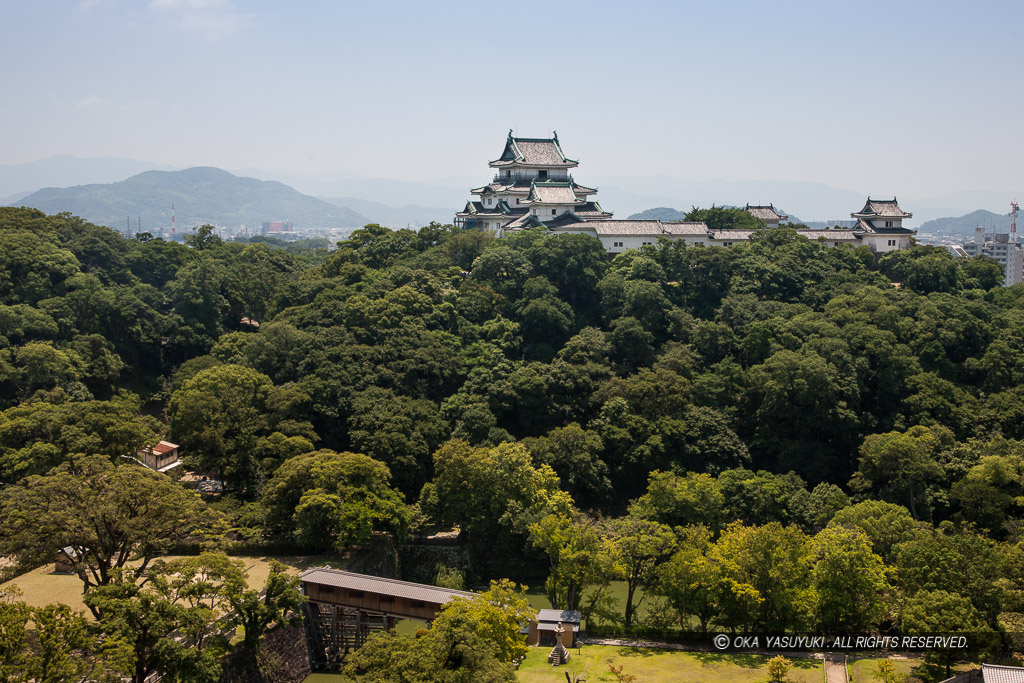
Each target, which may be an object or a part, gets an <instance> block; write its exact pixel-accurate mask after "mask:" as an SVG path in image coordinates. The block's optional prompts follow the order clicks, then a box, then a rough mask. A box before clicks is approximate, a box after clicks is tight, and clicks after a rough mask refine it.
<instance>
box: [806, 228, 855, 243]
mask: <svg viewBox="0 0 1024 683" xmlns="http://www.w3.org/2000/svg"><path fill="white" fill-rule="evenodd" d="M796 233H797V234H798V235H803V236H804V237H806V238H807V239H810V240H816V239H823V240H827V241H833V242H851V241H855V240H856V239H857V235H855V234H854V232H853V230H797V231H796Z"/></svg>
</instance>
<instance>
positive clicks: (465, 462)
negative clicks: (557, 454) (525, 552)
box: [420, 441, 564, 543]
mask: <svg viewBox="0 0 1024 683" xmlns="http://www.w3.org/2000/svg"><path fill="white" fill-rule="evenodd" d="M563 497H564V494H562V493H561V492H560V491H559V489H558V476H557V475H556V474H555V472H554V470H552V469H551V468H550V467H548V466H547V465H541V466H540V467H539V468H535V467H534V466H533V462H532V460H531V458H530V453H529V451H527V450H526V448H525V447H524V446H523V445H521V444H513V443H503V444H500V445H498V446H494V447H493V448H473V447H472V446H470V445H469V444H468V443H466V442H465V441H449V442H448V443H446V444H445V445H443V446H441V448H439V449H438V451H437V452H436V453H434V479H433V481H431V482H430V483H428V484H427V485H426V486H424V487H423V493H422V494H421V496H420V501H421V504H422V505H423V506H424V508H425V509H426V510H428V511H429V512H430V513H431V514H432V515H433V516H434V518H435V519H437V520H438V521H440V522H443V523H446V524H458V525H460V526H461V528H462V532H463V533H465V534H466V535H467V536H468V537H469V538H470V539H471V540H473V541H474V542H481V541H483V540H485V539H486V540H487V541H488V542H492V543H493V542H495V541H501V540H503V538H504V539H507V536H508V534H511V533H513V532H522V531H525V529H526V525H527V524H528V523H529V520H530V517H531V516H532V515H534V514H537V513H541V514H542V513H543V512H545V511H546V509H547V508H548V507H549V506H550V505H551V504H552V502H553V501H560V500H562V499H563Z"/></svg>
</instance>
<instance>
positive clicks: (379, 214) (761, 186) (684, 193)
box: [0, 155, 1024, 228]
mask: <svg viewBox="0 0 1024 683" xmlns="http://www.w3.org/2000/svg"><path fill="white" fill-rule="evenodd" d="M150 170H163V171H168V170H180V169H173V168H171V167H168V166H161V165H159V164H154V163H151V162H146V161H139V160H135V159H122V158H111V157H104V158H92V159H87V158H79V157H72V156H67V155H61V156H55V157H50V158H48V159H43V160H40V161H35V162H31V163H24V164H7V165H0V204H21V203H22V202H23V197H26V196H27V195H29V194H30V193H32V192H33V191H35V190H39V189H40V188H44V187H67V186H72V185H84V184H87V183H88V184H103V183H115V181H120V180H123V179H124V178H128V177H129V176H135V175H137V174H140V173H142V172H144V171H150ZM228 171H229V172H231V173H233V174H234V175H236V176H243V177H247V178H250V179H253V178H254V179H259V180H267V181H278V182H279V183H285V184H286V185H288V186H290V187H291V188H294V190H295V191H297V192H299V193H302V194H304V195H306V196H307V197H308V198H310V199H312V198H314V197H319V198H321V199H322V200H323V201H326V202H327V203H331V204H334V203H338V204H339V205H340V206H341V207H345V208H348V209H350V210H351V211H352V212H353V213H356V214H362V215H363V216H365V217H366V218H367V219H368V220H369V221H370V222H376V223H381V224H382V225H387V226H389V227H395V228H398V227H405V226H407V225H425V224H426V223H429V222H430V221H431V220H440V221H443V222H446V223H447V222H449V221H450V220H451V218H452V215H453V214H454V212H455V211H456V210H458V209H460V208H462V206H463V205H464V204H465V202H466V199H468V198H469V191H468V190H469V188H470V187H476V186H479V185H482V184H484V183H485V182H486V181H487V177H488V176H487V173H486V172H484V173H477V172H475V171H472V170H470V175H467V177H460V178H425V179H424V180H423V181H422V182H420V181H408V180H394V179H388V178H346V177H328V176H317V177H308V176H295V175H288V174H282V173H278V172H275V171H268V170H266V169H254V168H253V169H248V168H247V169H242V170H236V169H228ZM579 179H580V181H581V182H586V184H587V185H590V186H595V185H596V186H597V187H598V189H599V190H600V192H599V194H598V195H597V199H598V201H600V202H601V205H602V207H604V208H605V209H606V210H608V211H612V212H614V213H615V215H616V216H618V217H623V216H628V215H630V214H633V215H636V214H638V213H642V212H644V211H645V210H646V209H647V208H648V207H680V208H679V209H677V211H678V212H680V213H683V212H685V211H686V210H688V209H689V208H690V207H692V206H700V207H708V206H711V205H712V204H715V205H717V206H725V205H733V206H743V205H744V204H745V203H747V202H749V203H752V204H755V203H756V204H767V203H773V204H774V205H775V206H776V207H789V208H792V209H795V210H796V211H797V212H798V213H799V214H800V216H801V217H802V218H804V220H803V221H802V222H805V223H807V224H808V225H810V226H812V227H813V226H818V225H821V226H824V225H826V222H825V221H835V220H849V215H850V212H851V211H856V210H858V209H859V208H860V207H861V206H863V203H864V199H865V198H866V197H867V194H865V193H864V192H861V191H854V190H849V189H843V188H837V187H831V186H829V185H825V184H823V183H817V182H803V181H772V180H743V181H732V180H721V179H711V180H681V179H679V178H674V177H671V176H624V175H602V174H593V175H591V173H590V172H589V171H588V172H584V173H581V174H579ZM885 191H886V192H896V194H897V195H898V196H899V200H900V204H901V206H902V207H903V208H904V209H905V210H906V211H909V212H911V213H913V214H914V216H913V218H912V219H910V220H908V221H906V224H907V225H908V226H910V227H917V226H921V225H922V223H926V222H928V221H930V220H932V219H940V220H949V219H941V218H940V217H943V216H958V215H961V214H966V213H968V212H969V211H972V210H974V209H976V208H978V207H985V208H987V209H990V210H991V209H995V210H997V211H998V210H1001V209H1003V207H1004V205H1006V208H1007V209H1008V208H1009V206H1008V204H1009V199H1010V198H1012V196H1013V193H1012V192H1004V191H996V190H964V191H959V192H954V193H952V194H947V195H942V196H929V197H925V196H918V197H912V196H907V195H904V194H902V193H901V192H900V188H898V187H897V188H885ZM1022 195H1024V193H1022ZM878 196H881V195H878ZM887 196H891V195H887ZM155 200H158V201H160V202H162V201H163V200H164V198H163V197H162V196H161V197H158V198H155ZM33 201H35V200H33ZM144 203H146V202H144ZM396 205H400V206H396ZM153 207H156V204H155V203H154V204H153V205H152V207H151V208H153ZM157 208H161V209H162V208H163V207H162V206H160V207H157ZM231 208H232V207H230V206H220V207H218V206H212V207H210V208H209V210H207V209H206V208H204V207H199V206H198V205H197V206H196V210H195V213H196V215H197V216H198V215H201V216H202V217H204V218H207V219H210V220H212V219H216V220H218V221H220V222H221V223H222V224H227V221H226V220H225V217H227V216H228V215H229V213H231V212H230V211H228V209H231ZM267 208H275V209H276V207H267ZM69 210H70V209H69ZM323 210H324V207H322V206H321V207H320V208H319V209H317V210H316V212H314V215H316V214H317V213H319V212H322V211H323ZM332 211H333V210H332ZM338 213H340V212H338ZM129 214H131V215H134V216H138V215H140V211H139V210H138V209H132V208H129V207H122V206H116V207H114V206H110V207H107V208H106V210H105V212H101V213H100V214H99V215H104V216H105V219H104V220H107V221H113V222H114V223H115V226H116V225H124V220H125V218H124V217H125V216H127V215H129ZM141 215H143V216H144V217H145V216H146V215H149V214H148V213H147V212H142V214H141ZM179 215H180V214H179ZM273 215H275V216H278V217H279V218H280V219H281V220H289V219H288V218H287V217H285V216H283V215H281V214H280V212H278V211H276V210H275V211H274V212H273ZM666 215H674V214H666ZM993 215H998V214H993ZM157 217H158V218H159V214H157ZM167 217H168V218H169V214H168V216H167ZM269 219H270V218H269V217H262V218H261V220H269ZM291 220H292V222H293V223H295V224H296V225H300V222H299V220H297V219H296V218H294V217H293V218H292V219H291ZM791 220H792V221H794V222H795V221H796V218H795V217H794V216H792V214H791ZM250 222H251V217H250ZM246 224H247V225H248V224H249V223H248V222H247V223H246ZM969 227H973V226H969ZM997 227H998V226H997Z"/></svg>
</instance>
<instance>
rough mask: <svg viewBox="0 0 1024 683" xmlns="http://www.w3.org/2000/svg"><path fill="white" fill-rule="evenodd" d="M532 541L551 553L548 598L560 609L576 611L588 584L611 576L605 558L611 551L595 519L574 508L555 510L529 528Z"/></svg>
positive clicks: (547, 585)
mask: <svg viewBox="0 0 1024 683" xmlns="http://www.w3.org/2000/svg"><path fill="white" fill-rule="evenodd" d="M529 533H530V542H531V543H532V544H533V545H534V547H536V548H539V549H541V550H543V551H544V552H545V553H546V554H547V556H548V565H549V574H548V579H547V581H546V582H545V584H544V587H545V589H546V590H547V597H548V601H549V602H550V603H551V605H552V606H554V607H557V608H558V609H566V610H577V609H579V608H580V605H581V602H582V600H583V594H584V592H585V591H586V590H587V588H588V587H590V586H592V585H594V584H599V583H601V582H603V581H605V580H606V579H607V578H608V577H609V574H610V572H609V567H608V564H607V562H605V561H604V559H605V557H607V556H608V555H609V554H610V553H611V548H610V547H609V546H608V542H607V540H606V539H604V538H602V536H601V534H600V532H599V530H598V528H597V525H596V524H595V523H594V521H593V520H591V519H588V518H586V517H585V516H583V515H582V514H580V513H579V512H577V511H575V510H573V511H572V512H571V514H569V515H566V514H565V512H564V511H561V510H560V511H558V512H554V513H551V514H548V515H545V516H544V517H542V518H541V519H540V520H539V521H537V522H535V523H533V524H531V525H530V527H529Z"/></svg>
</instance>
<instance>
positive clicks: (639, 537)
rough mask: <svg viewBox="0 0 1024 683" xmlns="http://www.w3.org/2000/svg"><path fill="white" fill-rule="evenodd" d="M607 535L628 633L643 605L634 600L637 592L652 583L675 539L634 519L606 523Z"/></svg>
mask: <svg viewBox="0 0 1024 683" xmlns="http://www.w3.org/2000/svg"><path fill="white" fill-rule="evenodd" d="M607 532H608V535H609V538H610V539H611V543H612V548H613V550H614V553H615V555H614V556H615V566H616V570H617V572H618V574H619V575H620V576H621V577H622V579H623V580H625V582H626V611H625V614H624V615H623V617H624V620H625V626H626V628H627V629H629V628H630V627H631V626H632V625H633V620H634V619H635V618H636V611H637V609H639V607H640V604H641V603H643V601H644V598H643V597H641V598H640V599H639V600H636V591H637V589H638V588H640V587H641V586H645V585H647V584H649V583H651V582H653V581H654V579H655V578H656V577H657V570H658V567H659V566H660V565H661V564H662V563H663V562H664V561H665V560H667V559H668V558H669V557H670V556H671V555H672V551H673V550H675V546H676V537H675V536H674V535H673V534H672V530H671V529H670V528H669V527H667V526H665V525H664V524H659V523H657V522H651V521H648V520H645V519H637V518H635V517H621V518H619V519H613V520H609V521H608V525H607ZM645 597H646V596H645Z"/></svg>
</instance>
